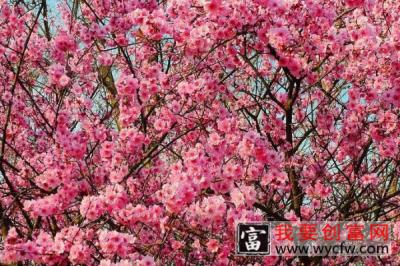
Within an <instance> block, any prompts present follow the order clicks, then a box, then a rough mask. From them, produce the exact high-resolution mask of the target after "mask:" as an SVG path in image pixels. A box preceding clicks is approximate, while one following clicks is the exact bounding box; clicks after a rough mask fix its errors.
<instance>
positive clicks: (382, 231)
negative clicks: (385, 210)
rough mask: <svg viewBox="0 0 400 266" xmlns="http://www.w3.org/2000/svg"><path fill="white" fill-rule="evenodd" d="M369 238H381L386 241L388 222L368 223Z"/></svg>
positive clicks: (387, 237)
mask: <svg viewBox="0 0 400 266" xmlns="http://www.w3.org/2000/svg"><path fill="white" fill-rule="evenodd" d="M369 234H370V238H371V239H370V240H375V239H381V240H383V241H387V240H388V239H389V225H388V224H370V226H369Z"/></svg>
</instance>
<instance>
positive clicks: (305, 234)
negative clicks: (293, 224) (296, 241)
mask: <svg viewBox="0 0 400 266" xmlns="http://www.w3.org/2000/svg"><path fill="white" fill-rule="evenodd" d="M299 233H300V241H307V240H317V237H318V234H317V225H316V224H300V231H299Z"/></svg>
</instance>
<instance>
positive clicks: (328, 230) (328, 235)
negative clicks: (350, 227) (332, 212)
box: [322, 224, 340, 241]
mask: <svg viewBox="0 0 400 266" xmlns="http://www.w3.org/2000/svg"><path fill="white" fill-rule="evenodd" d="M322 233H323V234H324V240H325V241H331V240H340V224H336V225H330V224H326V225H325V226H324V227H323V228H322Z"/></svg>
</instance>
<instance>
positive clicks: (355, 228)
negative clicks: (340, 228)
mask: <svg viewBox="0 0 400 266" xmlns="http://www.w3.org/2000/svg"><path fill="white" fill-rule="evenodd" d="M346 228H347V240H350V241H357V240H364V233H363V230H364V225H363V224H348V225H346Z"/></svg>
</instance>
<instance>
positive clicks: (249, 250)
mask: <svg viewBox="0 0 400 266" xmlns="http://www.w3.org/2000/svg"><path fill="white" fill-rule="evenodd" d="M236 241H237V254H247V255H269V252H270V247H269V246H270V238H269V224H242V223H240V224H238V226H237V240H236Z"/></svg>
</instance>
